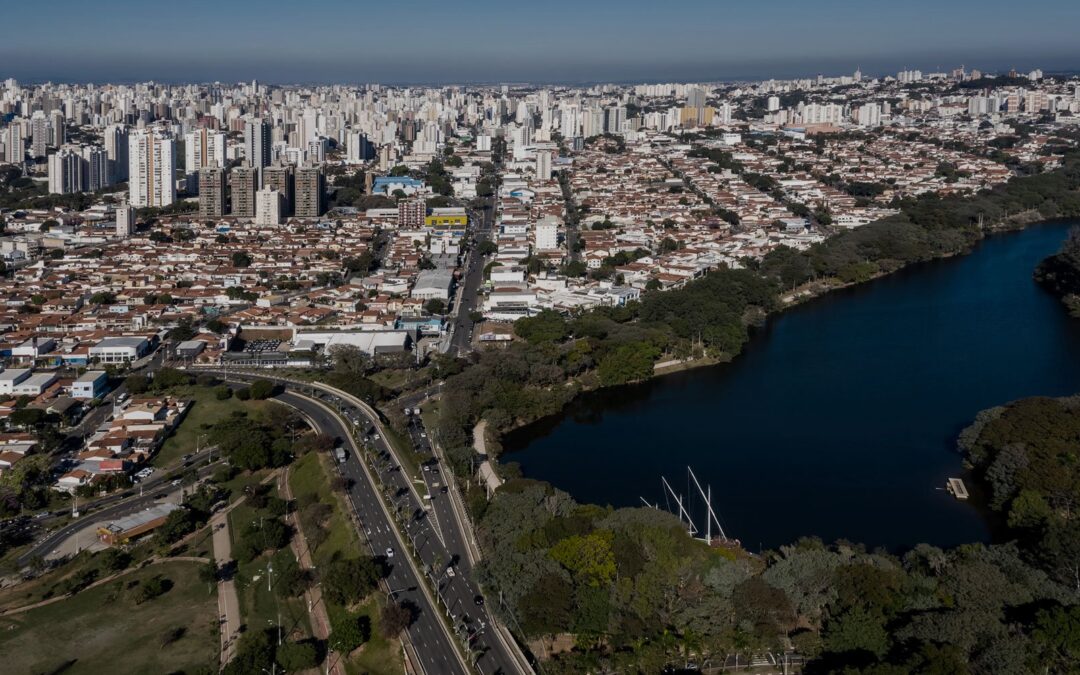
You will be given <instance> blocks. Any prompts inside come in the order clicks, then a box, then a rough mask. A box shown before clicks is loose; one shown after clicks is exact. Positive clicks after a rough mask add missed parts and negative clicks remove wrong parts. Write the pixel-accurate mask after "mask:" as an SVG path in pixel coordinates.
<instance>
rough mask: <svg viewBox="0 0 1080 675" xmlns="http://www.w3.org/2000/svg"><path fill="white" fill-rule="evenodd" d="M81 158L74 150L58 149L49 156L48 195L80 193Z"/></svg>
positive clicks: (81, 176)
mask: <svg viewBox="0 0 1080 675" xmlns="http://www.w3.org/2000/svg"><path fill="white" fill-rule="evenodd" d="M82 185H83V158H82V155H80V154H79V152H78V150H77V149H76V148H60V150H59V151H58V152H54V153H53V154H51V155H49V194H54V195H67V194H71V193H73V192H82V189H83V188H82Z"/></svg>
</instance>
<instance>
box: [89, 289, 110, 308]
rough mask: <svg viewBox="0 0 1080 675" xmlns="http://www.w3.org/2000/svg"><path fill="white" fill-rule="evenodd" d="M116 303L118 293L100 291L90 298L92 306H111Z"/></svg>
mask: <svg viewBox="0 0 1080 675" xmlns="http://www.w3.org/2000/svg"><path fill="white" fill-rule="evenodd" d="M114 302H116V293H110V292H108V291H99V292H97V293H94V294H93V295H91V296H90V304H91V305H111V304H112V303H114Z"/></svg>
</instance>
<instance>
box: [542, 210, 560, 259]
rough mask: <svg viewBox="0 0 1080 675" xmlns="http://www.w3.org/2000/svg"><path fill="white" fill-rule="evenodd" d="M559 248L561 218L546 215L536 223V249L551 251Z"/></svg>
mask: <svg viewBox="0 0 1080 675" xmlns="http://www.w3.org/2000/svg"><path fill="white" fill-rule="evenodd" d="M557 248H559V219H558V218H556V217H555V216H545V217H543V218H541V219H540V220H539V221H537V223H536V250H538V251H550V250H553V249H557Z"/></svg>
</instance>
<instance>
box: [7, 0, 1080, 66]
mask: <svg viewBox="0 0 1080 675" xmlns="http://www.w3.org/2000/svg"><path fill="white" fill-rule="evenodd" d="M110 5H111V6H110V10H109V11H108V12H104V11H102V10H100V9H99V8H95V7H92V6H83V5H81V4H79V3H74V2H71V1H70V0H60V2H58V3H57V6H58V7H59V8H61V9H62V10H63V12H64V17H65V20H66V21H68V22H70V23H72V24H74V25H78V26H79V27H80V31H81V32H80V35H82V36H84V38H85V39H80V40H78V41H72V40H70V38H69V37H68V34H66V33H65V34H61V33H55V34H53V33H47V32H41V31H32V30H21V31H17V32H14V33H13V34H12V35H11V36H9V37H8V39H7V40H6V41H5V43H4V44H3V45H2V46H0V59H3V62H4V63H5V76H11V77H16V78H19V79H21V80H26V81H56V82H105V81H110V82H131V81H145V80H155V81H161V82H187V81H201V82H206V81H223V82H230V81H241V80H249V79H259V80H261V81H265V82H268V83H282V84H284V83H330V82H343V83H353V82H384V83H393V84H397V83H400V84H428V83H430V84H441V83H493V82H535V83H551V82H558V83H582V82H603V81H613V82H625V81H631V80H632V81H638V82H641V81H662V80H684V81H687V80H697V81H719V80H741V79H755V78H763V77H778V78H795V77H807V76H813V75H816V74H818V73H828V72H841V71H843V72H846V71H850V70H853V69H854V68H855V67H860V68H861V69H862V70H863V72H865V73H867V74H870V75H876V74H886V73H892V72H895V71H897V70H900V69H903V68H921V69H923V70H934V69H937V68H942V69H944V68H952V67H956V66H959V65H961V64H964V65H968V66H969V67H979V68H982V69H984V70H1008V69H1009V68H1012V67H1015V68H1017V69H1019V70H1027V69H1030V68H1034V67H1041V68H1044V69H1046V70H1070V69H1074V68H1077V67H1080V59H1078V58H1077V54H1076V50H1075V47H1074V46H1073V44H1072V39H1073V38H1072V35H1071V33H1072V31H1071V26H1074V25H1076V22H1075V21H1069V20H1068V19H1069V18H1070V17H1071V18H1073V19H1076V20H1080V8H1078V7H1076V6H1074V5H1070V4H1068V3H1065V2H1062V1H1061V0H1036V1H1035V2H1032V3H1029V4H1028V5H1027V6H1026V7H1025V11H1024V12H1023V13H1017V12H1016V11H1015V5H1012V4H1010V3H1005V2H1001V1H999V0H994V1H992V2H975V1H974V0H960V1H959V2H954V3H951V4H950V6H949V7H947V8H941V7H937V6H936V5H935V4H934V3H931V2H929V1H927V0H917V1H916V2H911V3H905V4H904V5H903V6H889V7H881V8H876V9H874V11H873V12H869V11H867V10H866V9H865V8H863V7H861V6H860V5H857V4H855V3H851V2H847V1H846V0H826V1H824V2H820V3H816V4H814V5H812V6H807V5H802V4H797V3H794V2H791V1H790V0H780V1H779V2H776V3H773V4H771V5H770V6H769V7H768V9H762V8H759V7H749V6H723V5H720V4H719V3H717V4H702V5H701V6H698V7H692V8H688V9H684V10H682V11H679V12H674V11H672V10H671V8H670V7H668V6H657V5H655V4H647V3H644V2H639V1H638V0H627V1H626V2H621V3H614V2H609V1H608V0H600V1H599V2H593V3H590V4H589V5H588V6H584V7H582V6H577V5H573V4H572V3H569V2H566V1H565V0H555V1H554V2H550V3H547V4H546V5H545V8H544V12H543V13H538V14H536V15H530V16H526V17H522V16H520V15H517V14H515V13H511V12H509V11H507V9H506V8H505V7H503V6H500V5H498V4H497V3H493V2H490V1H489V0H474V1H472V2H468V3H466V4H464V5H462V6H458V7H455V8H454V10H453V11H451V10H449V9H447V8H446V6H445V5H437V4H435V3H431V2H427V1H426V0H424V1H421V2H418V3H412V4H411V5H410V10H411V11H410V12H409V13H404V12H402V11H401V10H399V9H396V8H395V7H393V6H376V7H365V8H357V7H356V6H355V5H350V4H347V3H344V2H339V1H338V0H326V1H324V2H321V3H319V4H318V6H317V7H316V8H315V10H314V11H313V8H312V7H311V6H310V5H308V6H300V5H296V4H287V3H284V2H279V1H277V0H270V1H269V2H262V3H254V2H251V1H250V0H240V1H239V2H234V3H229V5H228V6H226V7H222V6H221V5H220V4H215V3H210V2H206V1H205V0H196V1H194V2H192V3H189V4H188V5H187V7H188V8H189V10H190V11H187V12H185V13H184V17H181V18H180V20H179V21H173V20H165V19H163V18H162V16H161V15H158V14H147V13H145V12H140V6H139V5H138V4H137V3H135V2H133V1H132V0H115V1H114V2H112V3H110ZM5 16H6V18H7V20H8V22H9V23H10V25H15V26H17V25H24V26H32V25H34V21H36V18H35V15H34V12H33V10H31V9H30V8H29V7H28V6H26V5H19V6H14V7H11V8H8V9H7V11H6V13H5ZM779 16H782V17H783V18H784V21H782V22H781V21H778V20H777V17H779ZM200 17H201V18H202V19H205V20H201V22H200V23H199V24H198V31H199V35H200V39H199V48H198V49H192V48H191V45H192V42H191V40H190V39H188V37H185V36H186V34H187V32H188V31H190V30H194V28H192V26H193V25H195V24H194V23H193V21H194V20H195V19H198V18H200ZM976 20H977V21H976ZM975 23H977V25H978V30H965V29H966V28H970V27H971V26H972V25H974V24H975ZM94 35H98V36H99V38H100V39H94V38H93V36H94ZM310 44H317V45H318V49H317V50H315V49H312V48H311V47H310V46H309V45H310ZM631 45H632V47H630V46H631ZM43 52H44V53H47V54H48V58H41V55H42V53H43Z"/></svg>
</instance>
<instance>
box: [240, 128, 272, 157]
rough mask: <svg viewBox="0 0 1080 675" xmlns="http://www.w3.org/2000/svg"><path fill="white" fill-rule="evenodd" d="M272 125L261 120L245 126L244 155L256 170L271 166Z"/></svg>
mask: <svg viewBox="0 0 1080 675" xmlns="http://www.w3.org/2000/svg"><path fill="white" fill-rule="evenodd" d="M271 150H272V146H271V141H270V125H269V124H267V123H266V122H264V121H263V120H262V119H260V118H256V119H254V120H251V121H249V122H248V123H247V124H245V125H244V154H245V156H246V157H247V162H248V164H249V165H251V166H253V167H255V168H256V169H262V168H263V167H264V166H270V157H271Z"/></svg>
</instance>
